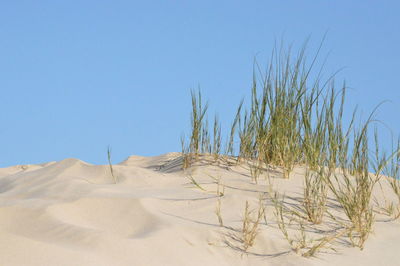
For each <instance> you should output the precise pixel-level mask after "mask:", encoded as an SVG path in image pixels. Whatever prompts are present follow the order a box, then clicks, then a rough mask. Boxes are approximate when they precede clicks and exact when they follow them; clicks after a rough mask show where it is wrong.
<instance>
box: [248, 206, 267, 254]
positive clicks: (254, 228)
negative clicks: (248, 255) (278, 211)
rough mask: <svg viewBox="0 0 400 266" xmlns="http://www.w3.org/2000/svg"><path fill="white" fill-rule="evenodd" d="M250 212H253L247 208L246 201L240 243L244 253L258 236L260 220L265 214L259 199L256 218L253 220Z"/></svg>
mask: <svg viewBox="0 0 400 266" xmlns="http://www.w3.org/2000/svg"><path fill="white" fill-rule="evenodd" d="M252 212H253V211H251V210H250V207H249V202H248V201H246V206H245V209H244V217H243V226H242V241H243V249H244V250H245V251H247V250H248V248H249V247H252V246H253V244H254V240H255V239H256V237H257V235H258V230H259V225H260V222H261V219H262V218H263V217H264V214H265V207H264V206H263V204H262V201H261V199H260V201H259V207H258V211H257V217H256V218H255V219H254V218H253V217H252Z"/></svg>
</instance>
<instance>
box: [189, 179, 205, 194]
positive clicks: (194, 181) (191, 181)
mask: <svg viewBox="0 0 400 266" xmlns="http://www.w3.org/2000/svg"><path fill="white" fill-rule="evenodd" d="M188 178H189V180H190V183H192V184H193V185H194V186H195V187H197V188H198V189H200V190H203V191H207V190H206V189H205V188H203V187H202V186H201V185H200V184H199V183H198V182H197V181H196V179H194V177H193V176H192V175H188Z"/></svg>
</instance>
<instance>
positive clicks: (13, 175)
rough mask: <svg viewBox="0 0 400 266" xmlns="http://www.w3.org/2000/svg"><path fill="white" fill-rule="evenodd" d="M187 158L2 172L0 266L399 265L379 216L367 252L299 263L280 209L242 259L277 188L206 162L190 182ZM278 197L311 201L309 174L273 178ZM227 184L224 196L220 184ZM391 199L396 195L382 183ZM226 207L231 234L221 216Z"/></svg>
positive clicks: (391, 225)
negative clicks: (306, 196)
mask: <svg viewBox="0 0 400 266" xmlns="http://www.w3.org/2000/svg"><path fill="white" fill-rule="evenodd" d="M180 166H181V158H180V156H179V154H178V153H169V154H165V155H161V156H156V157H140V156H131V157H129V158H128V159H127V160H125V161H124V162H122V163H120V164H117V165H114V166H113V167H114V171H115V174H116V176H117V178H118V182H117V184H114V182H113V179H112V177H111V174H110V169H109V166H107V165H91V164H88V163H85V162H83V161H80V160H77V159H65V160H63V161H60V162H50V163H46V164H40V165H24V166H13V167H8V168H3V169H0V192H1V193H0V265H338V264H339V265H378V264H380V265H398V262H399V261H400V254H399V253H398V252H397V249H398V247H399V240H400V224H399V222H398V221H389V220H388V218H387V217H386V216H384V215H379V214H377V222H376V223H375V226H374V233H373V234H372V235H371V236H370V238H369V239H368V241H367V243H366V246H365V248H364V250H363V251H360V250H359V249H357V248H353V247H350V246H349V245H348V243H346V241H344V240H343V241H342V242H340V241H339V240H340V239H339V240H338V241H337V242H335V243H333V246H334V248H335V249H336V252H335V251H333V250H330V249H326V250H323V251H322V252H321V253H318V254H317V256H316V257H313V258H309V259H307V258H303V257H301V256H300V255H298V254H295V252H293V251H292V250H291V248H290V246H289V244H288V243H287V241H286V240H285V239H284V238H283V236H282V233H281V232H280V230H279V229H278V228H277V225H276V220H275V217H274V214H273V206H271V205H270V204H268V202H267V200H266V202H267V203H266V204H267V209H266V216H265V218H266V219H265V221H263V222H262V224H261V225H260V229H259V233H258V235H257V237H256V239H255V244H254V246H252V247H251V248H249V249H248V251H247V252H244V251H243V250H242V244H241V242H240V230H241V227H242V219H243V210H244V207H245V202H246V200H247V201H249V203H250V206H251V207H252V208H253V207H256V206H257V204H258V199H259V197H260V195H261V196H263V195H264V196H265V197H266V192H267V191H268V189H269V183H268V182H267V179H266V178H260V180H259V183H258V184H255V183H254V182H252V180H251V176H250V174H249V170H248V168H247V167H246V165H235V166H227V165H224V164H219V165H217V164H213V165H209V164H206V163H201V162H199V163H198V164H197V165H195V166H193V167H192V168H191V169H190V174H191V175H192V176H193V177H194V178H195V179H196V181H197V182H198V183H199V184H201V187H202V188H204V190H201V189H199V188H197V187H196V186H195V185H193V184H192V183H191V182H190V180H189V179H188V178H187V174H188V173H184V172H182V170H181V167H180ZM269 174H270V178H271V180H272V182H273V186H274V189H276V190H279V191H281V192H282V193H286V195H287V196H288V198H289V199H290V200H292V202H293V204H295V203H296V202H298V199H299V197H300V195H301V193H302V186H303V185H302V184H303V174H304V170H303V169H302V168H296V169H295V171H294V174H293V176H292V177H291V178H290V179H288V180H285V179H282V178H281V177H280V174H279V172H275V170H271V171H270V172H269ZM218 178H219V179H220V180H221V183H223V184H224V185H225V191H224V192H225V193H224V196H222V197H219V196H218V195H217V193H216V191H217V186H218V185H217V183H216V181H215V180H216V179H218ZM383 189H384V191H385V195H386V196H387V199H391V197H394V196H393V195H392V196H391V194H390V193H391V192H390V190H389V188H388V186H387V185H385V184H383ZM218 199H220V200H221V214H222V217H223V220H224V225H225V226H224V227H221V226H219V223H218V219H217V216H216V214H215V208H216V204H217V201H218Z"/></svg>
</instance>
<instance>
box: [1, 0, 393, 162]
mask: <svg viewBox="0 0 400 266" xmlns="http://www.w3.org/2000/svg"><path fill="white" fill-rule="evenodd" d="M399 10H400V4H399V3H398V1H372V0H368V1H344V0H336V1H311V0H304V1H303V0H292V1H289V0H288V1H267V0H263V1H251V0H249V1H234V0H229V1H215V0H214V1H206V0H203V1H117V0H116V1H101V0H96V1H85V0H80V1H1V3H0V90H1V96H0V97H1V98H0V100H1V104H0V167H4V166H9V165H15V164H28V163H41V162H46V161H54V160H61V159H64V158H69V157H75V158H79V159H81V160H84V161H87V162H90V163H95V164H104V163H106V159H107V158H106V149H107V146H108V145H111V146H112V149H113V161H114V162H119V161H121V160H123V159H125V158H126V157H128V156H129V155H132V154H137V155H158V154H162V153H165V152H172V151H180V135H181V133H183V132H184V131H185V130H186V132H187V129H188V126H189V113H190V89H191V88H197V87H198V86H200V87H201V89H202V92H203V95H204V97H205V98H207V99H209V103H210V111H211V113H210V115H211V114H213V113H214V111H217V112H218V113H219V114H220V117H221V118H222V119H223V120H224V121H225V125H228V124H229V123H230V122H231V119H232V118H233V113H234V112H235V109H236V106H237V104H238V102H239V101H240V99H241V98H242V97H244V96H246V95H248V92H249V89H250V86H251V79H252V64H253V59H254V57H255V56H257V59H258V61H259V62H260V64H264V63H266V62H267V60H268V56H269V55H270V52H271V49H272V48H273V46H274V41H275V40H277V39H278V40H279V39H280V38H282V36H283V38H284V39H285V40H286V41H287V42H288V43H292V42H293V43H294V44H295V45H301V44H302V43H303V41H304V40H305V39H306V38H307V37H309V36H311V42H310V47H309V48H310V49H309V51H310V52H311V53H312V52H313V51H314V49H315V47H316V46H317V45H318V44H319V41H320V40H321V38H322V36H323V35H324V34H325V32H327V31H328V35H327V38H326V41H325V44H324V48H323V51H322V55H326V54H328V53H329V61H328V64H327V67H326V72H327V74H329V73H331V72H333V71H334V70H336V69H339V68H341V67H345V69H344V70H343V71H342V72H341V73H340V75H339V80H341V79H342V78H346V80H347V83H348V85H349V86H350V87H352V88H353V90H352V91H351V92H349V95H348V99H349V104H351V105H356V104H358V105H359V108H360V109H361V110H363V111H365V112H368V111H370V110H371V109H372V108H373V107H374V106H375V105H376V104H377V103H379V102H380V101H383V100H386V99H389V100H391V101H392V102H391V103H389V104H386V105H385V106H383V107H382V108H381V109H380V111H379V112H378V117H379V118H380V119H382V120H383V121H385V122H386V123H387V124H388V125H390V127H391V128H392V129H393V131H394V132H395V133H396V134H398V133H399V132H400V84H399V77H400V51H399V43H400V30H399V27H400V16H399ZM383 141H388V140H387V139H384V140H383Z"/></svg>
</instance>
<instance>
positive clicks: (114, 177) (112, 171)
mask: <svg viewBox="0 0 400 266" xmlns="http://www.w3.org/2000/svg"><path fill="white" fill-rule="evenodd" d="M107 160H108V166H109V167H110V173H111V177H112V178H113V180H114V184H117V182H118V180H117V176H116V175H115V174H114V169H113V166H112V163H111V147H110V146H108V147H107Z"/></svg>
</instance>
